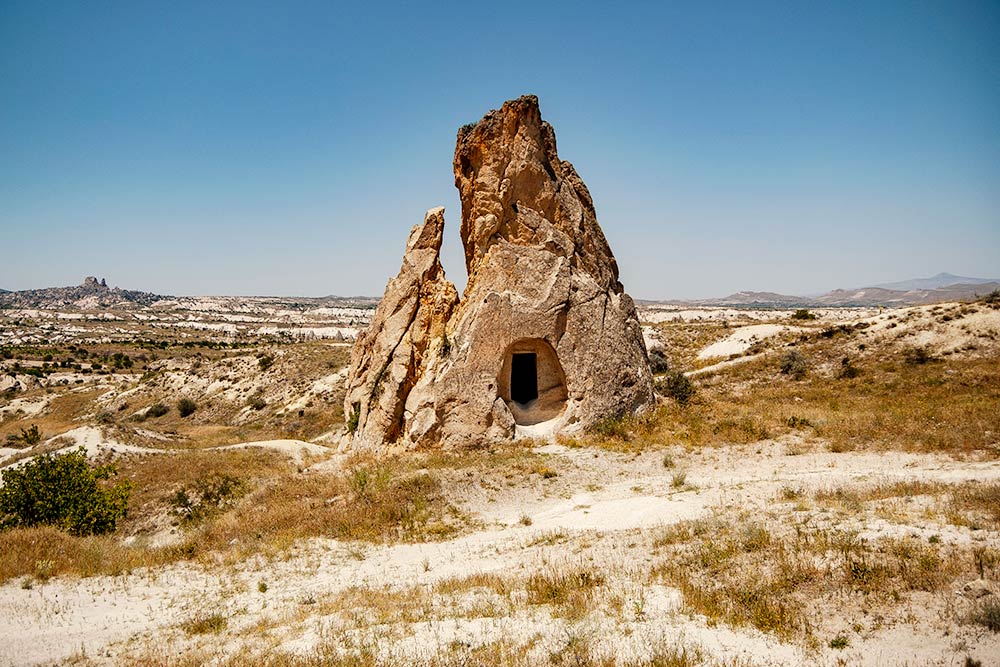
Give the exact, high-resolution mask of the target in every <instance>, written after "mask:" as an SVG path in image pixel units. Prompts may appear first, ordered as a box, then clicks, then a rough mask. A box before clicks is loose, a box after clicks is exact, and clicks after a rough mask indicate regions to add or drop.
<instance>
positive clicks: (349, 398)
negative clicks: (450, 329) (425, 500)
mask: <svg viewBox="0 0 1000 667" xmlns="http://www.w3.org/2000/svg"><path fill="white" fill-rule="evenodd" d="M443 232H444V208H436V209H431V210H430V211H428V212H427V215H426V216H425V218H424V222H423V224H420V225H417V226H415V227H414V228H413V230H412V231H411V232H410V238H409V240H408V241H407V243H406V253H405V254H404V255H403V265H402V267H401V268H400V269H399V275H397V276H396V277H395V278H393V279H392V280H390V281H389V284H388V285H387V286H386V288H385V296H383V297H382V301H381V302H379V305H378V308H377V309H376V310H375V315H374V317H373V318H372V322H371V325H370V326H369V327H368V329H367V330H366V331H365V332H364V333H363V334H361V335H359V336H358V339H357V341H356V342H355V345H354V348H353V350H352V352H351V366H350V370H349V371H348V376H347V395H346V398H345V403H344V413H345V414H346V415H347V417H348V422H349V423H348V426H349V429H350V430H353V435H354V436H355V439H356V440H357V441H358V443H359V444H364V445H367V446H371V447H377V446H380V445H383V444H386V443H391V442H395V441H397V440H399V439H400V437H401V436H402V435H403V433H404V428H405V420H404V415H403V407H404V404H405V401H406V398H407V396H408V395H409V393H410V390H411V389H412V388H413V386H414V385H415V384H416V383H417V381H418V380H420V378H421V377H423V375H424V374H425V372H426V369H427V366H428V364H429V362H430V360H431V357H430V356H429V355H432V354H434V350H433V349H432V348H433V347H434V346H435V345H437V347H438V348H440V346H441V345H442V344H443V342H444V333H445V325H446V323H447V322H448V318H449V317H450V316H451V313H452V310H453V309H454V307H455V304H457V303H458V292H457V291H456V290H455V286H454V285H453V284H452V283H451V282H450V281H448V280H447V279H445V276H444V269H443V268H442V267H441V260H440V250H441V238H442V234H443Z"/></svg>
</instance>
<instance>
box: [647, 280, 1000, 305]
mask: <svg viewBox="0 0 1000 667" xmlns="http://www.w3.org/2000/svg"><path fill="white" fill-rule="evenodd" d="M952 280H956V281H958V282H951V281H952ZM886 285H896V286H898V287H895V288H893V287H887V286H886ZM886 285H876V286H872V287H860V288H858V289H835V290H831V291H829V292H826V293H825V294H820V295H819V296H793V295H788V294H778V293H775V292H736V293H734V294H730V295H729V296H725V297H721V298H715V299H697V300H690V301H680V300H671V301H658V302H653V301H645V302H643V303H645V304H650V303H663V304H674V305H684V304H687V305H692V306H732V307H734V308H810V307H811V308H820V307H824V306H825V307H843V306H917V305H923V304H928V303H942V302H945V301H971V300H973V299H975V298H977V297H979V296H981V295H983V294H988V293H989V292H992V291H993V290H996V289H1000V280H989V279H984V278H967V277H963V276H955V275H952V274H950V273H939V274H938V275H936V276H933V277H931V278H916V279H913V280H904V281H900V282H897V283H886Z"/></svg>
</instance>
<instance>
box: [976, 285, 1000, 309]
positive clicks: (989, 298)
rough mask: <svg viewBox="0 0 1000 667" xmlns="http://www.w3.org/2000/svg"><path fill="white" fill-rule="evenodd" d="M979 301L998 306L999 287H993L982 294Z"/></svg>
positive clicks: (999, 304)
mask: <svg viewBox="0 0 1000 667" xmlns="http://www.w3.org/2000/svg"><path fill="white" fill-rule="evenodd" d="M979 301H980V303H985V304H988V305H990V306H1000V289H995V290H993V291H992V292H990V293H989V294H984V295H983V296H981V297H979Z"/></svg>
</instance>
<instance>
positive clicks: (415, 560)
mask: <svg viewBox="0 0 1000 667" xmlns="http://www.w3.org/2000/svg"><path fill="white" fill-rule="evenodd" d="M262 445H266V446H275V447H278V448H280V449H288V450H293V449H294V448H295V447H296V446H297V445H294V444H292V445H287V444H285V443H247V446H262ZM787 446H788V443H781V442H772V441H765V442H762V443H756V444H755V445H751V446H748V447H733V448H731V449H719V450H707V451H706V452H705V453H703V454H699V455H690V456H688V457H687V458H685V459H684V469H685V471H686V475H687V483H686V484H685V486H684V487H683V488H675V486H674V485H673V484H672V481H671V478H672V474H673V472H672V471H671V470H667V469H665V468H664V467H663V464H662V462H661V457H662V453H649V454H643V455H639V456H635V455H626V454H615V453H609V452H606V451H601V450H588V449H568V448H565V447H562V446H559V445H548V446H545V447H543V448H540V449H539V450H537V451H538V453H540V454H543V455H544V456H546V457H547V459H548V460H549V461H550V465H551V466H552V467H553V468H554V469H557V470H560V476H559V478H558V481H557V484H556V485H555V486H553V487H552V488H551V489H549V490H548V491H545V492H543V493H536V494H532V493H526V492H525V489H510V490H504V491H498V490H494V489H486V488H483V487H481V486H480V485H478V484H475V483H473V484H470V485H468V488H465V489H462V490H460V491H459V492H458V495H457V496H456V501H457V502H459V504H460V505H461V506H462V509H463V510H465V511H466V512H469V513H470V514H472V515H473V516H474V517H475V519H476V521H477V522H478V524H479V525H480V526H481V529H480V530H477V531H475V532H472V533H469V534H465V535H462V536H460V537H458V538H456V539H451V540H448V541H443V542H434V543H422V544H397V545H359V544H347V543H341V542H338V541H336V540H328V539H314V540H310V541H308V542H305V543H301V544H299V545H297V546H296V547H295V548H293V550H292V551H291V552H290V554H289V555H288V556H287V558H285V559H283V560H275V561H266V560H264V559H263V558H255V559H253V560H252V561H249V562H245V563H242V564H239V565H237V566H235V567H231V568H223V567H219V566H197V565H192V564H181V565H176V566H171V567H166V568H163V569H160V570H157V571H155V572H135V573H132V574H130V575H127V576H120V577H92V578H87V579H73V578H57V579H53V580H50V581H49V582H47V583H44V584H41V583H38V584H36V585H35V587H34V588H32V589H31V590H26V589H24V588H22V587H21V582H19V581H11V582H8V583H7V584H5V585H3V586H0V618H2V619H4V622H3V623H2V624H0V664H2V665H34V664H49V663H54V662H59V661H61V660H65V659H67V658H69V657H70V656H74V655H81V654H85V655H86V656H87V657H89V658H91V659H93V660H96V661H98V662H103V663H106V664H115V662H116V659H117V658H120V656H122V655H123V654H125V653H128V652H130V651H135V650H140V649H142V648H143V647H148V646H150V645H159V644H160V643H161V642H164V641H166V642H168V643H169V642H171V641H173V642H175V643H179V644H180V645H186V644H185V642H190V641H191V640H190V639H188V638H185V636H184V634H183V633H182V632H180V631H178V629H177V628H178V624H180V623H181V622H183V621H184V620H186V619H189V618H191V617H192V616H194V615H197V614H199V613H203V612H205V611H206V610H214V609H225V610H226V613H227V615H228V616H230V617H231V619H233V620H232V621H231V622H230V625H229V627H228V629H227V633H230V634H232V635H236V636H240V634H241V633H244V632H245V631H246V630H247V629H249V628H252V627H253V626H254V625H255V624H257V623H259V622H262V621H265V622H267V623H271V624H274V626H275V627H274V628H273V629H272V630H270V631H269V633H268V634H269V637H270V638H271V641H277V649H276V650H286V651H293V652H305V651H308V650H309V649H310V648H311V647H312V646H313V645H314V644H315V643H316V642H317V641H319V639H320V638H321V637H322V636H324V630H323V627H324V626H323V619H322V618H321V617H319V618H316V617H312V616H310V615H308V614H307V615H305V618H303V617H302V614H301V613H300V612H301V610H302V601H303V600H304V599H310V598H315V599H320V600H322V599H323V598H325V597H329V596H331V595H333V594H335V593H337V592H338V591H343V590H345V589H346V588H348V587H351V586H372V587H383V586H385V587H389V588H403V587H407V586H412V585H418V584H430V583H433V582H435V581H439V580H441V579H444V578H449V577H456V576H466V575H470V574H474V573H480V572H496V573H502V574H515V573H526V572H531V571H537V570H538V569H540V568H543V567H545V564H546V563H554V562H573V561H574V560H580V559H593V560H594V562H605V563H607V564H608V565H609V568H612V569H613V567H612V566H613V565H615V564H617V565H620V564H623V563H626V564H627V563H628V562H629V561H636V560H638V559H642V558H645V557H648V556H646V555H645V553H644V549H645V548H646V547H645V545H646V538H647V537H648V534H649V531H651V530H654V529H657V528H659V527H663V526H666V525H669V524H671V523H674V522H677V521H680V520H684V519H691V518H695V517H699V516H702V515H704V514H706V513H707V512H710V511H712V510H713V508H714V509H719V508H723V509H724V508H738V509H741V510H747V511H750V512H751V513H752V512H756V511H766V510H767V508H768V506H769V505H771V504H772V503H773V499H774V498H775V495H776V493H777V492H778V490H779V489H780V488H781V487H782V486H784V485H788V484H794V485H797V486H800V487H802V488H804V489H816V488H826V487H832V486H835V485H838V484H841V483H844V482H848V481H870V482H874V481H880V480H882V481H885V480H889V481H891V480H900V479H921V480H941V481H949V482H956V481H965V480H993V481H995V480H998V479H1000V463H998V462H960V461H954V460H952V459H948V458H944V457H938V456H930V455H919V454H902V453H891V454H884V453H841V454H833V453H829V452H825V451H823V452H816V453H809V454H804V455H798V456H789V455H787V454H786V449H787ZM334 460H335V459H334ZM527 523H530V525H525V524H527ZM883 523H884V522H883ZM866 528H867V529H868V530H869V531H870V532H871V535H872V536H875V535H877V534H878V533H879V531H886V532H891V531H893V530H897V529H898V527H895V526H893V525H892V524H888V523H884V525H879V524H878V522H876V523H875V524H874V525H869V526H866ZM910 530H917V531H918V532H924V531H931V532H933V531H936V532H937V534H941V535H943V536H944V539H948V540H963V539H969V537H968V534H967V533H963V532H962V531H960V530H957V529H956V530H952V531H951V532H948V531H942V529H941V527H940V526H930V525H929V526H918V527H915V528H913V529H910ZM552 535H557V536H558V539H555V540H552V539H546V538H547V536H552ZM260 581H266V582H268V584H269V589H268V591H267V593H266V595H265V594H262V593H260V592H258V590H257V586H258V582H260ZM643 604H644V605H645V609H644V613H643V614H642V618H637V619H635V620H634V621H630V622H629V623H627V624H626V625H627V627H628V636H627V637H622V636H621V635H619V634H618V633H619V632H620V630H621V628H617V629H616V628H605V629H603V630H602V629H601V628H599V627H598V628H594V629H593V631H594V632H595V633H596V634H597V635H598V636H603V635H602V633H605V634H607V635H608V636H609V637H611V638H616V639H615V641H619V642H620V644H616V646H615V647H614V649H615V650H616V651H620V652H622V653H621V654H623V655H624V654H626V653H627V652H629V651H631V650H633V649H634V650H640V647H641V646H642V645H644V644H648V643H649V642H650V641H653V639H654V636H655V638H659V639H666V640H668V641H681V640H683V641H684V642H686V643H687V644H692V643H693V644H695V645H698V646H700V647H701V648H702V650H704V651H705V652H706V653H707V654H708V655H709V656H717V657H725V658H727V659H731V658H737V657H738V658H741V659H743V660H745V661H747V663H746V664H753V665H801V664H820V665H824V664H829V665H834V664H864V665H880V666H883V665H884V666H890V665H900V666H902V665H914V664H921V665H923V664H928V665H929V664H941V665H945V664H947V665H951V664H959V663H958V662H956V660H958V657H959V656H964V655H966V654H967V653H968V652H969V651H972V652H973V654H975V655H978V656H979V657H980V659H981V658H983V657H985V656H990V655H992V656H1000V636H998V635H996V634H995V633H994V634H992V635H990V634H989V633H987V634H986V635H980V636H978V637H975V638H971V639H970V638H969V637H961V638H959V637H948V636H941V635H940V634H935V635H933V636H930V635H926V632H927V629H926V628H925V626H923V625H920V624H916V625H915V626H913V627H911V626H910V625H896V626H892V627H888V628H886V629H885V630H884V631H883V632H881V633H877V634H876V635H875V636H873V637H869V638H867V639H866V640H865V641H864V642H860V643H857V642H856V643H855V645H852V646H851V647H850V648H848V649H846V650H844V651H840V652H836V654H834V655H825V654H824V655H820V656H818V655H816V654H808V655H807V654H806V653H805V652H804V649H803V648H801V647H799V646H797V645H793V644H785V643H781V642H779V641H778V640H776V639H774V638H773V637H769V636H765V635H763V634H761V633H760V632H757V631H756V630H748V629H732V628H728V627H725V626H722V625H714V626H713V625H709V624H708V623H707V622H706V620H705V619H704V618H703V617H700V616H698V615H692V614H690V613H687V612H685V611H683V610H682V609H681V606H680V594H679V592H678V591H676V590H674V589H672V588H669V587H665V586H653V587H650V588H649V589H648V590H646V591H645V592H644V593H643ZM595 622H597V621H595ZM565 631H566V630H565V627H564V624H563V623H562V621H560V620H554V619H552V618H550V617H549V616H548V615H540V616H539V615H531V614H528V615H514V616H506V617H504V616H500V617H490V618H464V619H462V618H456V619H446V620H444V621H439V622H436V623H433V622H432V623H426V624H420V623H417V624H413V625H412V626H411V627H410V628H409V629H408V630H407V632H405V633H404V636H403V638H397V639H395V640H391V641H394V642H395V643H394V645H393V650H394V651H397V652H398V651H404V652H405V651H410V654H412V655H413V656H420V655H426V654H428V652H433V650H437V649H440V648H441V647H443V646H445V645H447V644H448V643H450V642H454V641H466V642H470V643H472V644H476V643H481V642H483V641H486V640H489V639H496V638H498V637H504V638H508V639H515V640H516V639H517V638H519V637H520V638H523V639H524V640H525V641H526V640H527V639H528V638H529V637H530V636H531V635H532V634H534V633H538V632H541V633H542V635H543V636H544V637H545V639H544V641H551V642H552V643H553V649H556V648H558V642H559V641H562V639H560V637H562V634H563V633H565ZM605 631H606V632H605ZM243 636H245V635H243ZM959 640H961V642H964V643H961V647H960V648H957V647H959V644H960V642H959ZM211 641H212V642H216V643H218V642H220V641H221V640H220V638H218V637H213V638H212V639H211ZM386 641H390V639H386ZM970 642H971V643H970ZM630 647H632V648H630ZM840 659H842V660H844V661H846V662H843V663H838V662H837V660H840ZM984 664H987V663H984Z"/></svg>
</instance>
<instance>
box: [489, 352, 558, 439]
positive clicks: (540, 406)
mask: <svg viewBox="0 0 1000 667" xmlns="http://www.w3.org/2000/svg"><path fill="white" fill-rule="evenodd" d="M497 388H498V390H499V391H498V393H499V395H500V398H502V399H503V400H504V402H505V403H506V404H507V407H508V408H510V412H511V414H512V415H513V416H514V422H515V423H517V424H520V425H522V426H528V425H531V424H537V423H539V422H543V421H548V420H549V419H553V418H555V417H558V416H559V415H560V414H562V412H563V410H564V409H565V408H566V397H567V391H566V375H565V374H564V373H563V369H562V364H560V363H559V357H558V355H557V354H556V351H555V349H554V348H553V347H552V346H551V345H550V344H549V343H548V342H547V341H546V340H544V339H542V338H522V339H521V340H518V341H515V342H514V343H512V344H511V345H510V346H508V348H507V350H506V351H505V352H504V356H503V364H502V366H501V369H500V374H499V376H498V377H497Z"/></svg>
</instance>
